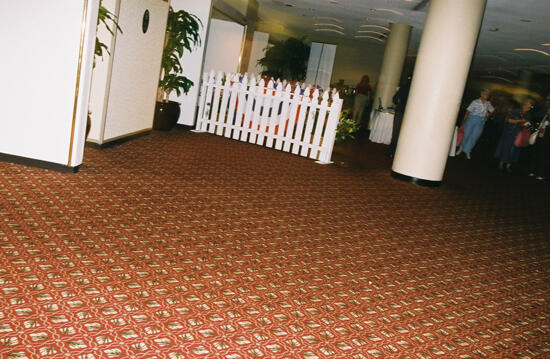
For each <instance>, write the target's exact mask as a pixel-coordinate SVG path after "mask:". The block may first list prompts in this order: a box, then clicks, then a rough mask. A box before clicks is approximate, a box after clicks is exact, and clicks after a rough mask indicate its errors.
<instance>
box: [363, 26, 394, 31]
mask: <svg viewBox="0 0 550 359" xmlns="http://www.w3.org/2000/svg"><path fill="white" fill-rule="evenodd" d="M359 27H375V28H377V29H384V30H386V31H390V28H389V27H386V26H381V25H359Z"/></svg>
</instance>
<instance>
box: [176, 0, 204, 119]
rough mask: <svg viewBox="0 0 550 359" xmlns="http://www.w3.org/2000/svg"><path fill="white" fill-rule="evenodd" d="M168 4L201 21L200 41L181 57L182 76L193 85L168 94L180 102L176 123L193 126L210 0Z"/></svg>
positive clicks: (179, 0) (181, 0)
mask: <svg viewBox="0 0 550 359" xmlns="http://www.w3.org/2000/svg"><path fill="white" fill-rule="evenodd" d="M170 5H172V7H173V8H174V10H175V11H178V10H185V11H187V12H188V13H190V14H193V15H195V16H197V17H198V18H199V19H200V20H201V22H202V26H201V28H200V31H199V34H200V38H201V43H200V44H199V45H198V46H196V47H195V48H194V49H193V52H191V53H189V52H187V51H186V52H185V54H184V55H183V57H182V58H181V65H182V66H183V76H185V77H187V78H188V79H189V80H191V81H193V82H194V85H193V87H191V89H190V90H189V92H188V93H187V94H186V95H184V94H182V95H181V96H177V95H176V94H175V93H174V92H172V94H171V95H170V99H171V100H173V101H177V102H180V103H181V114H180V118H179V120H178V124H180V125H186V126H193V125H194V123H195V113H196V112H197V101H198V98H199V89H200V82H201V78H202V67H203V60H204V53H205V49H206V39H207V36H208V25H209V24H210V13H211V11H212V0H171V1H170Z"/></svg>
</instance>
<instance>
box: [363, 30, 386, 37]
mask: <svg viewBox="0 0 550 359" xmlns="http://www.w3.org/2000/svg"><path fill="white" fill-rule="evenodd" d="M357 33H360V34H376V35H380V36H384V37H388V35H386V34H384V33H383V32H380V31H373V30H357Z"/></svg>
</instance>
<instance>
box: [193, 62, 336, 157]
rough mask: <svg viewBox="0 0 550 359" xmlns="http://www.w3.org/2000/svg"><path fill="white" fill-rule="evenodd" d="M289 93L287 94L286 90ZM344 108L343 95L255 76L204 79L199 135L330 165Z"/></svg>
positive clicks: (226, 75)
mask: <svg viewBox="0 0 550 359" xmlns="http://www.w3.org/2000/svg"><path fill="white" fill-rule="evenodd" d="M283 88H284V89H283ZM341 109H342V99H340V98H339V95H338V92H336V91H335V90H333V91H332V93H329V92H328V91H325V92H324V93H323V94H322V96H320V93H319V91H318V90H314V91H313V92H312V91H311V89H310V88H309V87H307V88H306V89H303V90H302V89H301V88H300V85H299V84H297V85H296V86H295V88H294V90H293V89H292V87H291V86H290V85H289V84H286V82H280V81H277V82H275V83H274V82H273V81H269V82H268V83H267V85H266V84H265V81H264V80H263V79H261V78H260V79H259V83H258V82H257V80H256V78H255V77H254V76H251V77H250V78H248V76H247V75H245V76H244V77H243V76H240V75H239V74H225V75H224V74H223V73H219V74H218V75H217V76H216V75H215V73H214V72H211V73H210V74H204V77H203V81H202V87H201V94H200V98H199V113H198V116H197V125H196V128H195V132H209V133H212V134H216V135H219V136H224V137H227V138H233V139H235V140H240V141H244V142H250V143H255V144H257V145H261V146H266V147H269V148H275V149H277V150H282V151H285V152H291V153H293V154H296V155H300V156H303V157H309V158H312V159H315V160H318V161H317V162H318V163H322V164H328V163H331V161H330V159H331V156H332V149H333V146H334V138H335V135H336V127H337V125H338V120H339V117H340V111H341Z"/></svg>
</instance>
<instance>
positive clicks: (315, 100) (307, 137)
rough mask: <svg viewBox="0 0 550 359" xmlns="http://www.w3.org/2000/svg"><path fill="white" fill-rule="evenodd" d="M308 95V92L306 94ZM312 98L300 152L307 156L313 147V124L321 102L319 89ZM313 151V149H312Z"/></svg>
mask: <svg viewBox="0 0 550 359" xmlns="http://www.w3.org/2000/svg"><path fill="white" fill-rule="evenodd" d="M306 96H307V94H306ZM310 100H311V105H310V106H309V113H308V117H307V121H306V124H305V125H306V128H305V130H304V139H303V141H302V151H301V152H300V156H303V157H307V155H308V150H309V149H311V147H312V144H311V142H312V139H313V125H314V123H315V116H316V115H317V108H318V104H319V90H317V89H316V90H315V91H314V92H313V95H312V98H311V99H310ZM311 151H313V149H311Z"/></svg>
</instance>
